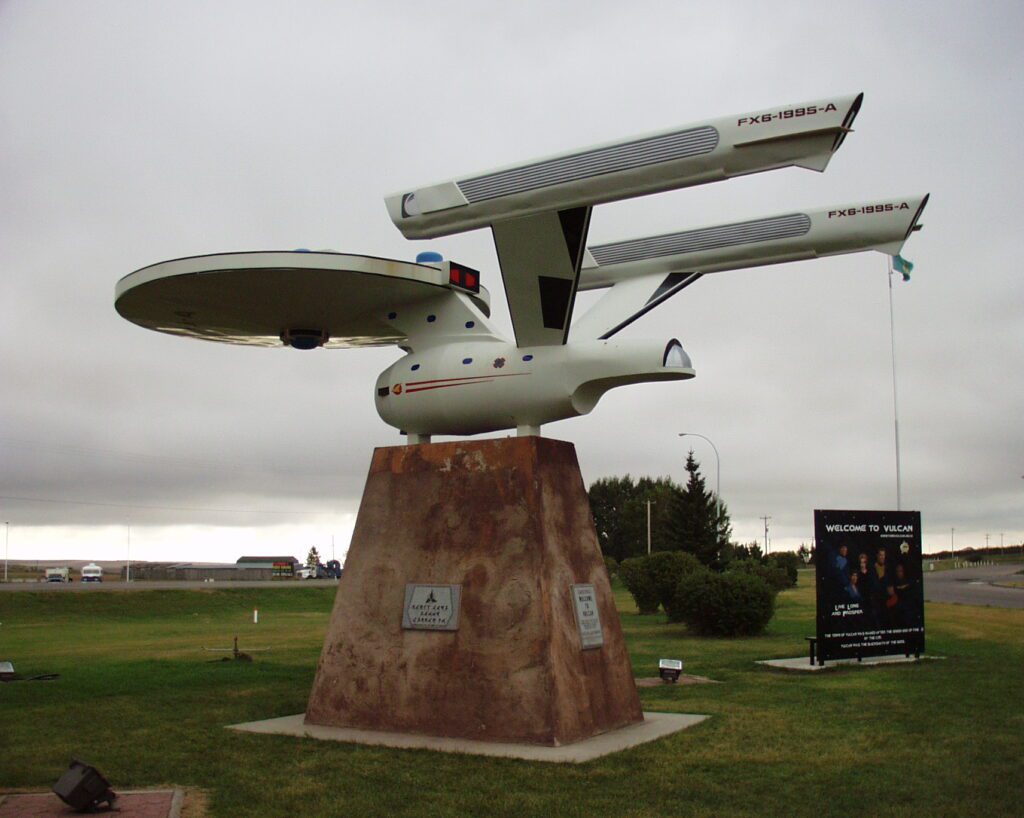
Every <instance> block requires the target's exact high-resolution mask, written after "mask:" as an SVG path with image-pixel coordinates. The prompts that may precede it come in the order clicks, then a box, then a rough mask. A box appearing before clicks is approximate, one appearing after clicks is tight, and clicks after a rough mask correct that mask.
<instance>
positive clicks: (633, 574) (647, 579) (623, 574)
mask: <svg viewBox="0 0 1024 818" xmlns="http://www.w3.org/2000/svg"><path fill="white" fill-rule="evenodd" d="M646 559H647V558H646V557H633V558H632V559H628V560H623V561H622V562H620V563H619V579H621V580H622V584H623V585H625V586H626V589H627V590H628V591H629V592H630V593H631V594H632V595H633V601H634V602H636V607H637V609H638V610H639V611H640V613H642V614H653V613H657V612H658V602H659V600H658V588H657V586H656V585H655V584H654V580H653V579H652V577H651V572H650V571H648V570H647V567H646V566H645V565H644V561H645V560H646Z"/></svg>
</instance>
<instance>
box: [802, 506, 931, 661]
mask: <svg viewBox="0 0 1024 818" xmlns="http://www.w3.org/2000/svg"><path fill="white" fill-rule="evenodd" d="M814 539H815V568H816V572H815V573H816V578H817V602H818V606H817V607H818V628H817V631H818V645H817V650H818V656H819V657H820V658H821V660H822V661H827V660H829V659H848V658H857V657H866V656H884V655H888V654H910V653H914V654H917V653H920V652H921V651H923V650H924V594H923V589H922V587H921V583H922V572H921V514H920V512H917V511H815V512H814Z"/></svg>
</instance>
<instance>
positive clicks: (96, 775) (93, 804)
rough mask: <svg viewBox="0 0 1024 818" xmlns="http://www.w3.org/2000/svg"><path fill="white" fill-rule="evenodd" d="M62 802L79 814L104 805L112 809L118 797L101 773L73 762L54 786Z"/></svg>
mask: <svg viewBox="0 0 1024 818" xmlns="http://www.w3.org/2000/svg"><path fill="white" fill-rule="evenodd" d="M53 791H54V792H55V793H56V794H57V795H58V796H59V797H60V800H61V801H63V802H64V803H65V804H67V805H68V806H69V807H72V808H73V809H76V810H78V811H79V812H91V811H93V810H95V809H97V808H99V805H100V804H102V803H106V805H107V806H106V808H107V809H112V808H113V806H114V802H115V801H116V800H117V796H116V795H115V794H114V791H113V790H112V789H110V782H109V781H107V779H105V778H104V777H103V776H102V775H101V774H100V771H99V770H97V769H96V768H95V767H91V766H89V765H88V764H83V763H82V762H81V761H72V762H71V766H70V767H68V769H67V772H65V773H64V775H62V776H61V777H60V779H58V781H57V783H56V784H54V785H53Z"/></svg>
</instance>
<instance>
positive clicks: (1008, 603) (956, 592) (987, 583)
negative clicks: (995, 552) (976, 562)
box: [924, 562, 1024, 608]
mask: <svg viewBox="0 0 1024 818" xmlns="http://www.w3.org/2000/svg"><path fill="white" fill-rule="evenodd" d="M1022 570H1024V563H1021V562H1017V563H1009V562H1003V563H997V564H996V565H982V566H979V567H977V568H957V569H954V570H952V571H936V572H930V571H925V573H924V598H925V599H926V600H928V601H929V602H958V603H960V604H961V605H992V606H993V607H996V608H1024V588H1001V587H999V586H998V585H993V584H992V583H994V582H1001V581H1002V582H1024V576H1021V575H1020V574H1017V572H1018V571H1022Z"/></svg>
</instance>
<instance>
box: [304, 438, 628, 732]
mask: <svg viewBox="0 0 1024 818" xmlns="http://www.w3.org/2000/svg"><path fill="white" fill-rule="evenodd" d="M406 583H424V584H433V585H444V584H450V585H461V586H462V601H461V611H460V616H459V627H458V630H457V631H450V632H443V631H424V630H403V629H402V613H403V606H404V602H405V586H406ZM579 583H591V584H592V585H593V586H594V590H595V592H596V597H597V605H598V610H599V612H600V618H601V624H602V627H603V631H604V645H603V646H602V647H599V648H592V649H588V650H583V649H582V648H581V641H580V635H579V630H578V628H577V624H576V619H575V612H574V609H573V601H572V593H571V586H572V585H573V584H579ZM640 721H643V714H642V712H641V709H640V700H639V698H638V696H637V692H636V686H635V684H634V682H633V674H632V670H631V668H630V663H629V656H628V654H627V652H626V645H625V641H624V640H623V637H622V628H621V626H620V623H619V617H618V613H617V612H616V610H615V604H614V600H613V598H612V592H611V587H610V584H609V581H608V574H607V571H606V570H605V567H604V561H603V559H602V556H601V550H600V547H599V546H598V542H597V535H596V532H595V531H594V523H593V519H592V517H591V514H590V506H589V503H588V500H587V494H586V490H585V488H584V485H583V479H582V477H581V475H580V470H579V464H578V462H577V460H576V451H575V449H574V447H573V446H572V444H570V443H565V442H562V441H556V440H549V439H547V438H540V437H518V438H504V439H495V440H479V441H459V442H454V443H427V444H420V445H415V446H396V447H390V448H381V449H377V450H376V451H375V452H374V455H373V462H372V464H371V466H370V473H369V476H368V478H367V481H366V489H365V491H364V493H363V499H362V503H361V504H360V507H359V516H358V518H357V520H356V527H355V532H354V534H353V537H352V545H351V547H350V549H349V552H348V558H347V560H346V563H345V571H344V573H343V575H342V578H341V580H340V583H339V586H338V595H337V598H336V600H335V603H334V611H333V613H332V615H331V623H330V626H329V629H328V632H327V637H326V639H325V640H324V647H323V651H322V653H321V656H320V662H319V664H318V666H317V674H316V680H315V681H314V683H313V689H312V692H311V693H310V697H309V706H308V708H307V710H306V723H307V724H319V725H329V726H334V727H358V728H363V729H371V730H389V731H397V732H409V733H422V734H426V735H432V736H444V737H458V738H469V739H477V740H484V741H511V742H521V743H531V744H545V745H562V744H568V743H571V742H574V741H579V740H581V739H584V738H588V737H590V736H594V735H596V734H598V733H603V732H606V731H609V730H613V729H615V728H617V727H622V726H625V725H628V724H633V723H636V722H640Z"/></svg>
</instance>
